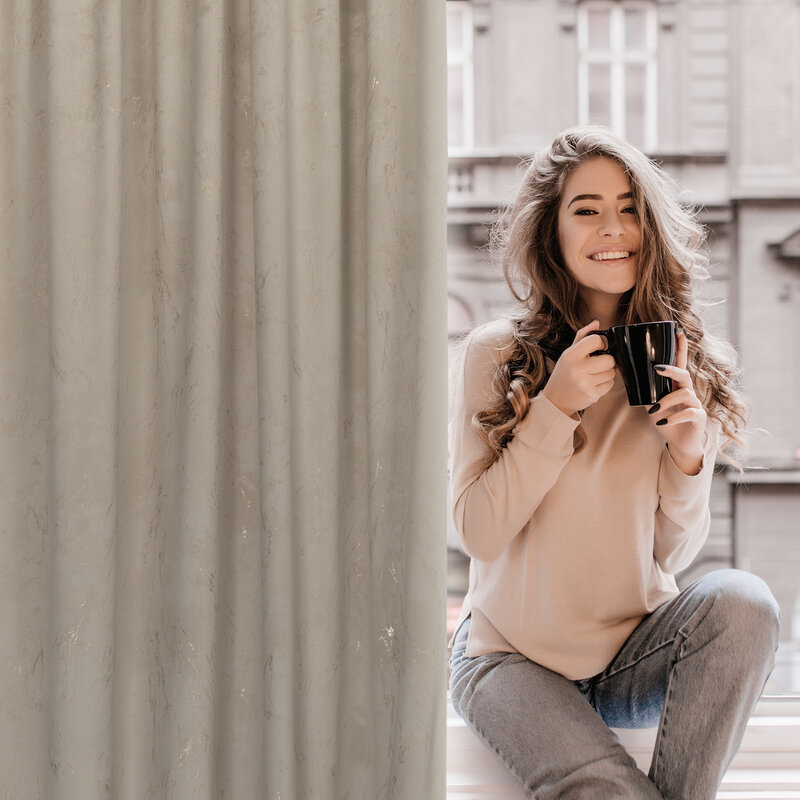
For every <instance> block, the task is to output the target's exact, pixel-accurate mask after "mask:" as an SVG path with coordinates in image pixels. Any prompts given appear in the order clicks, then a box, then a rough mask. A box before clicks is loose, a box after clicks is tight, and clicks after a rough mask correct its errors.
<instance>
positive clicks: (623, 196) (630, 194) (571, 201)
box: [567, 192, 633, 208]
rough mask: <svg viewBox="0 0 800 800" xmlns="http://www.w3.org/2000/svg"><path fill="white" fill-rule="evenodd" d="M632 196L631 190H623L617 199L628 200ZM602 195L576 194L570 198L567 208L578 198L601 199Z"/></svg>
mask: <svg viewBox="0 0 800 800" xmlns="http://www.w3.org/2000/svg"><path fill="white" fill-rule="evenodd" d="M631 197H633V192H625V193H624V194H618V195H617V200H629V199H630V198H631ZM602 199H603V195H601V194H576V195H575V197H573V198H572V200H570V201H569V203H567V208H569V207H570V206H571V205H572V204H573V203H577V202H578V200H602Z"/></svg>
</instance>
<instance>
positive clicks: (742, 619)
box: [700, 569, 780, 654]
mask: <svg viewBox="0 0 800 800" xmlns="http://www.w3.org/2000/svg"><path fill="white" fill-rule="evenodd" d="M700 580H701V582H704V583H705V584H706V586H704V588H705V589H706V591H708V593H709V595H710V597H711V599H712V601H713V603H712V606H711V609H710V611H709V615H710V617H711V619H713V621H714V624H715V625H716V627H717V628H718V630H719V631H720V632H721V633H723V634H724V635H725V636H726V637H728V638H730V639H731V640H733V641H736V642H738V643H739V646H740V647H741V648H742V649H741V650H740V651H739V652H743V651H746V650H750V649H751V648H752V649H753V650H755V651H758V652H764V653H766V654H771V653H774V652H775V650H776V649H777V647H778V639H779V635H780V608H779V607H778V603H777V602H776V600H775V598H774V597H773V595H772V592H771V591H770V589H769V587H768V586H767V584H766V583H765V582H764V581H763V580H762V579H761V578H759V577H758V576H757V575H753V574H751V573H749V572H744V571H742V570H737V569H725V570H719V571H718V572H712V573H710V574H709V575H706V576H705V577H704V578H701V579H700Z"/></svg>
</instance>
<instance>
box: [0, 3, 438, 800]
mask: <svg viewBox="0 0 800 800" xmlns="http://www.w3.org/2000/svg"><path fill="white" fill-rule="evenodd" d="M0 19H2V25H1V26H0V142H2V150H0V189H1V190H2V191H0V237H1V238H2V247H0V259H2V264H1V266H0V269H2V273H1V274H2V299H1V300H0V348H1V349H2V352H1V353H0V448H1V449H0V509H2V516H0V520H2V539H1V540H0V601H2V614H0V625H1V626H2V629H1V630H0V674H1V675H2V680H0V708H2V719H3V724H2V726H0V737H1V738H0V798H3V799H4V800H5V798H8V799H9V800H12V799H13V800H34V798H35V799H36V800H93V799H94V798H120V800H149V799H150V798H176V799H179V800H201V799H203V798H219V799H220V800H223V799H224V800H255V799H256V798H259V799H260V798H264V799H265V800H302V799H304V798H325V799H326V800H327V798H331V799H333V798H336V800H359V799H361V798H363V799H364V800H381V799H382V798H409V800H410V799H411V798H415V799H416V798H420V799H421V800H435V798H439V797H442V796H443V794H444V713H445V702H444V688H445V684H444V681H445V675H444V673H445V670H444V652H443V650H444V637H445V634H444V575H443V573H444V561H445V558H444V552H445V551H444V531H445V512H444V479H445V461H446V459H445V427H446V419H445V417H446V398H445V393H446V388H445V387H446V379H445V374H446V352H445V348H446V330H445V268H444V259H445V182H446V175H445V171H446V152H445V147H446V145H445V92H444V88H445V58H444V53H445V45H444V4H443V3H442V2H436V3H435V2H416V0H414V1H413V2H407V3H396V2H386V0H360V2H356V1H355V0H340V2H338V3H337V2H325V0H217V1H216V2H214V1H213V0H212V1H211V2H201V0H197V1H196V2H195V1H194V0H192V2H185V1H184V0H139V2H123V1H122V0H49V2H47V1H45V2H31V0H0Z"/></svg>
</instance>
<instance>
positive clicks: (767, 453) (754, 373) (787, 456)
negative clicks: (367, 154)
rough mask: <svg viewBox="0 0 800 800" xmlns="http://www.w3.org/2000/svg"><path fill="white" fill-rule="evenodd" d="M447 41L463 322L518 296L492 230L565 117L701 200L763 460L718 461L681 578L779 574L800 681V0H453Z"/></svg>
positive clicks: (792, 673)
mask: <svg viewBox="0 0 800 800" xmlns="http://www.w3.org/2000/svg"><path fill="white" fill-rule="evenodd" d="M448 50H449V74H450V96H449V120H450V169H449V192H448V207H449V211H448V290H449V300H448V302H449V331H450V336H451V339H453V340H455V339H457V338H458V337H459V336H460V335H461V334H463V333H464V332H466V331H467V330H469V329H471V328H472V327H473V326H475V325H477V324H480V323H482V322H484V321H487V320H489V319H493V318H495V317H497V316H499V315H501V314H502V313H504V312H505V311H507V310H509V309H510V307H511V305H510V302H509V300H510V295H509V292H508V290H507V288H506V287H505V284H504V282H503V279H502V275H501V274H500V272H499V270H498V269H497V267H496V266H495V265H493V264H492V263H491V261H490V260H489V258H488V256H487V253H486V248H485V245H486V242H487V238H488V232H489V229H490V226H491V223H492V222H493V220H494V219H495V218H496V213H497V209H498V208H500V207H502V205H503V204H504V203H505V202H507V201H508V200H509V199H510V197H511V194H512V192H513V191H514V188H515V186H516V184H517V181H518V179H519V175H520V172H519V165H520V162H521V160H522V159H523V158H524V157H526V156H529V155H530V154H531V153H533V152H535V151H536V150H538V149H539V148H541V147H543V146H546V145H547V144H549V142H550V141H551V140H552V139H553V137H554V135H555V134H557V133H558V132H559V131H561V130H563V129H564V128H567V127H570V126H572V125H575V124H580V123H587V122H591V123H599V124H604V125H608V126H609V127H612V128H613V129H614V130H616V131H617V132H618V133H620V134H621V135H624V136H625V137H626V138H628V139H629V140H630V141H632V142H633V143H634V144H636V145H637V146H639V147H640V148H641V149H643V150H644V151H645V152H646V153H647V154H648V155H650V156H651V157H652V158H653V159H654V160H656V161H657V162H659V163H661V164H662V165H663V166H664V167H665V168H666V170H667V171H668V172H669V173H671V174H672V175H673V176H674V177H675V178H676V179H677V181H678V182H679V184H680V185H681V186H682V187H683V189H684V192H685V194H684V199H685V200H686V201H687V202H690V203H692V204H693V205H695V206H696V207H697V208H698V209H699V212H700V218H701V220H702V221H703V223H704V224H705V225H706V227H707V228H708V230H709V245H710V248H711V257H712V269H711V280H710V281H708V282H707V284H705V285H704V286H703V287H702V295H703V298H704V300H706V301H707V307H706V308H705V312H704V313H705V321H706V324H707V325H708V326H709V327H710V328H711V329H712V330H713V331H715V332H717V333H719V334H720V335H722V336H724V337H725V338H727V339H728V340H729V341H731V342H733V344H734V345H735V346H736V348H737V350H738V351H739V353H740V357H741V361H742V365H743V367H744V385H743V390H744V392H745V394H746V396H747V399H748V400H749V402H750V404H751V409H752V411H751V417H750V422H751V427H752V429H753V434H752V435H751V437H750V439H749V441H748V443H747V446H746V449H745V451H744V453H743V458H744V460H745V462H746V463H747V464H748V465H751V466H753V467H757V468H758V469H753V470H748V471H747V472H746V474H745V475H744V476H740V475H739V474H738V473H737V472H736V471H735V470H721V471H720V473H719V474H718V475H717V476H716V478H715V483H714V488H713V494H712V514H713V525H712V532H711V535H710V536H709V540H708V543H707V545H706V547H705V548H704V550H703V552H702V553H701V555H700V557H699V558H698V560H697V562H696V563H695V565H694V566H693V567H692V568H691V569H690V570H689V571H688V573H687V574H685V575H683V576H681V582H683V583H686V582H688V581H689V580H691V579H692V578H693V577H696V576H697V575H699V574H702V573H703V572H705V571H708V570H710V569H715V568H719V567H725V566H736V567H740V568H744V569H748V570H750V571H752V572H755V573H756V574H759V575H761V576H762V577H764V578H765V579H766V580H767V582H768V583H769V584H770V586H771V588H772V590H773V592H774V593H775V595H776V597H777V599H778V601H779V603H780V605H781V611H782V619H783V633H782V638H783V641H782V645H781V650H780V653H779V656H780V657H779V664H778V667H777V668H776V671H775V674H774V676H773V678H772V680H771V684H770V688H771V689H772V690H774V691H800V655H799V654H800V413H799V412H800V404H799V403H798V398H800V1H799V0H716V1H712V0H702V1H701V0H448ZM449 541H450V543H451V544H454V539H453V537H452V532H451V536H450V539H449Z"/></svg>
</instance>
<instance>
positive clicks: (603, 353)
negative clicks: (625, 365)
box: [589, 328, 614, 356]
mask: <svg viewBox="0 0 800 800" xmlns="http://www.w3.org/2000/svg"><path fill="white" fill-rule="evenodd" d="M589 335H590V336H605V337H606V341H607V342H608V347H607V348H606V349H605V350H595V351H594V352H593V353H589V355H590V356H613V355H614V354H613V353H612V352H611V328H609V329H608V330H606V331H593V332H592V333H591V334H589Z"/></svg>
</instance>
